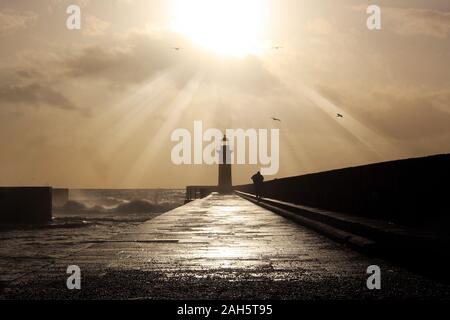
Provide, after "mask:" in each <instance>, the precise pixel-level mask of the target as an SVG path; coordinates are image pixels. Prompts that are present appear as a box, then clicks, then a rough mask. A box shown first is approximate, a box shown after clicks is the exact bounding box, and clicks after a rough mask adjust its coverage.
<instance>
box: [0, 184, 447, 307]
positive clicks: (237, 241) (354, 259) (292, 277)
mask: <svg viewBox="0 0 450 320" xmlns="http://www.w3.org/2000/svg"><path fill="white" fill-rule="evenodd" d="M69 265H77V266H79V267H80V269H81V275H82V280H81V287H82V289H81V290H68V289H67V288H66V279H67V277H68V275H67V273H66V270H67V267H68V266H69ZM371 265H377V266H379V267H380V268H381V270H382V272H383V273H382V288H383V290H369V289H368V288H367V286H366V280H367V278H368V276H369V275H368V274H367V268H368V267H369V266H371ZM4 285H5V288H6V289H4V290H3V292H2V293H1V294H0V296H1V297H2V298H14V297H21V298H44V299H48V298H60V299H61V298H62V299H93V298H95V299H102V298H119V299H221V298H222V299H233V298H249V299H250V298H251V299H266V298H272V299H306V300H317V299H337V298H345V299H364V298H368V299H380V298H394V299H395V298H398V299H403V298H405V297H409V298H414V297H422V298H423V297H439V298H448V297H450V286H449V285H444V284H437V282H435V281H434V280H431V279H429V278H427V277H425V276H422V275H419V274H416V273H413V272H411V271H409V270H407V269H404V268H402V267H399V266H397V265H395V264H393V263H391V262H389V261H387V260H383V259H381V258H376V257H371V256H368V255H365V254H362V253H359V252H358V251H355V250H353V249H351V248H349V247H348V246H346V245H344V244H341V243H338V242H335V241H333V240H330V239H329V238H327V237H325V236H322V235H320V234H319V233H317V232H315V231H313V230H311V229H309V228H306V227H304V226H302V225H300V224H298V223H296V222H294V221H291V220H289V219H286V218H284V217H283V216H280V215H278V214H275V213H273V212H271V211H269V210H267V209H264V208H262V207H260V206H258V205H256V204H254V203H252V202H250V201H248V200H246V199H244V198H242V197H240V196H237V195H234V194H228V195H220V194H218V193H213V194H211V195H209V196H207V197H206V198H203V199H198V200H195V201H192V202H190V203H188V204H186V205H184V206H181V207H179V208H177V209H174V210H172V211H170V212H167V213H165V214H162V215H160V216H158V217H156V218H153V219H152V220H149V221H147V222H145V223H143V224H141V225H139V226H137V227H136V228H134V229H133V230H131V231H127V232H124V233H122V234H119V235H117V236H115V237H112V238H111V239H109V240H106V241H99V242H95V241H94V242H90V243H86V246H85V247H84V248H83V249H82V250H80V251H79V252H76V253H72V254H70V255H68V256H64V257H53V259H50V260H48V261H47V263H46V264H45V265H40V266H39V267H36V268H35V270H30V269H28V270H27V271H26V272H24V274H20V275H16V278H15V279H12V280H11V281H8V282H7V283H5V284H4Z"/></svg>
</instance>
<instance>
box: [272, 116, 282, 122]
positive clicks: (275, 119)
mask: <svg viewBox="0 0 450 320" xmlns="http://www.w3.org/2000/svg"><path fill="white" fill-rule="evenodd" d="M272 120H273V121H278V122H281V120H280V119H278V118H273V117H272Z"/></svg>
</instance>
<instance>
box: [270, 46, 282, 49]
mask: <svg viewBox="0 0 450 320" xmlns="http://www.w3.org/2000/svg"><path fill="white" fill-rule="evenodd" d="M272 49H274V50H280V49H283V47H282V46H275V47H272Z"/></svg>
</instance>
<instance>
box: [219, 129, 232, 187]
mask: <svg viewBox="0 0 450 320" xmlns="http://www.w3.org/2000/svg"><path fill="white" fill-rule="evenodd" d="M219 156H220V161H219V185H218V186H217V191H218V192H219V193H223V194H226V193H231V192H232V191H233V185H232V181H231V150H230V147H229V145H228V139H227V136H226V135H224V136H223V139H222V148H221V150H220V152H219Z"/></svg>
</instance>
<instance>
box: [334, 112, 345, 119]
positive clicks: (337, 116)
mask: <svg viewBox="0 0 450 320" xmlns="http://www.w3.org/2000/svg"><path fill="white" fill-rule="evenodd" d="M343 117H344V116H343V115H342V114H340V113H338V114H337V115H336V118H343Z"/></svg>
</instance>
